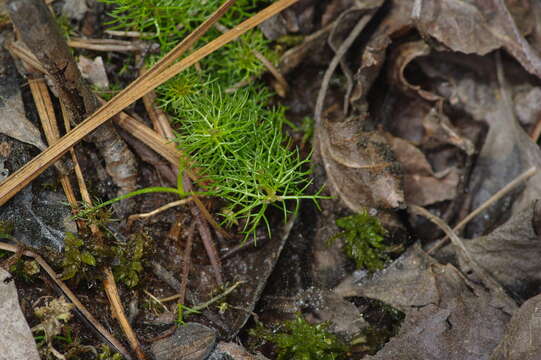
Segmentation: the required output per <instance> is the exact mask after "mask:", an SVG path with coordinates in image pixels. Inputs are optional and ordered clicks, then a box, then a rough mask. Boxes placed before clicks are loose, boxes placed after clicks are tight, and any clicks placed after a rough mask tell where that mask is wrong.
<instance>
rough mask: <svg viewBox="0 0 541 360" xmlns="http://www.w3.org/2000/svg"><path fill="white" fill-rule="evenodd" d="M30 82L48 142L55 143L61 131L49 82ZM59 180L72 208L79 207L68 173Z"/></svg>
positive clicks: (35, 80) (37, 80)
mask: <svg viewBox="0 0 541 360" xmlns="http://www.w3.org/2000/svg"><path fill="white" fill-rule="evenodd" d="M28 84H29V85H30V91H31V93H32V97H33V98H34V103H35V104H36V109H37V111H38V116H39V118H40V120H41V125H42V127H43V131H44V132H45V137H46V138H47V142H48V143H49V144H54V143H55V142H57V141H58V139H60V131H59V130H58V123H57V121H56V115H55V113H54V108H53V103H52V101H51V97H50V95H49V89H48V88H47V84H46V83H45V80H44V79H43V78H35V79H29V81H28ZM59 180H60V184H61V185H62V189H64V193H65V194H66V198H67V200H68V203H69V204H70V206H71V208H72V209H73V210H75V209H77V207H78V204H77V198H76V196H75V192H74V191H73V187H72V185H71V181H70V179H69V177H68V176H67V174H60V175H59Z"/></svg>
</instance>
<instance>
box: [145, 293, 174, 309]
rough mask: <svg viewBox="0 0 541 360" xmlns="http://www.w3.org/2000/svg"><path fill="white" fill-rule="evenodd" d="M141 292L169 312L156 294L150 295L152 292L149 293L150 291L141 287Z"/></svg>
mask: <svg viewBox="0 0 541 360" xmlns="http://www.w3.org/2000/svg"><path fill="white" fill-rule="evenodd" d="M143 292H144V293H145V294H146V295H147V296H148V297H149V298H151V299H152V300H154V302H155V303H156V304H159V305H160V306H161V307H163V309H164V311H166V312H169V309H168V308H167V306H165V305H164V304H163V302H162V301H161V300H160V299H158V298H157V297H156V296H154V295H152V294H151V293H150V292H148V291H147V290H146V289H143Z"/></svg>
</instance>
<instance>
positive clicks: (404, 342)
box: [335, 246, 510, 360]
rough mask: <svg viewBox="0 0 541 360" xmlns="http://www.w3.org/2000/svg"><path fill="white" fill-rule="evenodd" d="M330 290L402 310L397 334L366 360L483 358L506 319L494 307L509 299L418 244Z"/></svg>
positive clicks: (495, 343)
mask: <svg viewBox="0 0 541 360" xmlns="http://www.w3.org/2000/svg"><path fill="white" fill-rule="evenodd" d="M335 292H337V293H338V294H339V295H341V296H363V297H368V298H372V299H378V300H380V301H383V302H385V303H387V304H389V305H392V306H394V307H396V308H398V309H400V310H401V311H403V312H404V313H405V315H406V318H405V320H404V322H403V323H402V325H401V328H400V331H399V333H398V334H397V335H396V336H395V337H394V338H392V339H391V340H390V341H389V342H388V343H387V344H386V345H385V346H384V347H383V349H382V350H380V351H379V352H378V353H377V354H376V355H375V356H369V357H367V359H371V360H380V359H381V360H384V359H385V360H388V359H393V360H411V359H438V360H479V359H488V357H489V356H490V353H491V352H492V351H493V350H494V348H495V347H496V346H497V345H498V343H499V341H500V340H501V339H502V337H503V333H504V328H505V324H506V323H507V321H508V320H509V318H510V314H509V313H507V312H505V311H503V310H502V308H501V307H500V306H501V304H502V302H506V303H509V300H510V299H508V298H506V299H501V298H498V296H497V295H496V294H494V293H489V292H488V291H487V290H486V288H484V287H482V286H480V285H479V284H476V283H473V282H471V281H469V280H468V279H466V278H465V277H464V276H463V275H462V273H461V272H460V271H459V270H457V269H456V268H455V267H454V266H453V265H442V264H440V263H438V262H437V261H436V260H434V259H433V258H431V257H430V256H428V255H427V254H426V253H424V252H423V251H422V250H420V248H419V247H418V246H414V247H412V248H410V250H408V251H407V252H406V253H405V254H404V255H402V256H401V257H400V258H399V259H397V260H396V261H395V262H394V263H393V264H392V265H391V266H389V267H388V268H387V269H385V270H384V271H382V272H379V273H376V274H374V276H373V277H372V278H369V279H366V278H365V279H364V280H360V281H358V280H355V279H354V278H353V277H350V278H348V279H346V280H345V281H344V282H343V283H342V284H340V285H339V286H338V287H337V288H336V289H335ZM500 301H502V302H500ZM405 350H406V351H405Z"/></svg>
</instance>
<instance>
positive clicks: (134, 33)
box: [105, 30, 156, 38]
mask: <svg viewBox="0 0 541 360" xmlns="http://www.w3.org/2000/svg"><path fill="white" fill-rule="evenodd" d="M105 33H106V34H107V35H111V36H124V37H134V38H140V37H144V36H148V37H151V36H156V34H155V33H150V32H140V31H118V30H105Z"/></svg>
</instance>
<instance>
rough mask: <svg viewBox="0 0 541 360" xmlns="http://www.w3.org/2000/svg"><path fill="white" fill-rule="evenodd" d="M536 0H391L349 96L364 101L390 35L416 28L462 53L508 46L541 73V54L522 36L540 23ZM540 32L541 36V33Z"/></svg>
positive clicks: (528, 67) (531, 69)
mask: <svg viewBox="0 0 541 360" xmlns="http://www.w3.org/2000/svg"><path fill="white" fill-rule="evenodd" d="M532 3H533V2H530V1H511V0H509V1H504V0H487V1H472V0H467V1H455V0H393V1H389V2H388V9H389V12H388V14H387V16H386V17H385V18H384V19H383V21H382V22H381V23H380V24H379V26H378V27H377V29H376V31H375V32H374V34H373V35H372V37H371V39H370V40H369V41H368V43H367V45H366V47H365V51H364V52H363V55H362V58H361V64H360V66H359V69H358V71H357V74H356V78H357V84H356V87H355V90H354V92H353V94H352V96H351V101H352V102H353V103H355V102H360V103H361V104H362V103H363V102H364V97H365V96H366V94H367V92H368V90H369V89H370V87H371V86H372V84H373V82H374V81H375V79H376V78H377V76H378V74H379V72H380V70H381V67H382V66H383V63H384V61H385V58H386V50H387V47H388V46H389V45H390V44H391V42H392V40H391V39H392V38H394V37H395V36H396V35H398V34H403V33H405V32H407V31H408V30H411V29H413V28H416V29H417V30H418V31H419V32H420V33H421V35H422V36H423V38H426V39H429V38H433V39H435V40H437V41H438V42H439V43H440V44H441V45H443V47H444V49H451V50H454V51H458V52H462V53H467V54H479V55H485V54H487V53H489V52H491V51H493V50H496V49H499V48H504V49H506V50H507V51H508V52H509V53H510V54H512V55H513V56H514V57H515V58H516V59H517V60H518V61H519V62H520V63H521V65H522V66H523V67H524V68H525V69H526V70H527V71H528V72H530V73H532V74H535V75H537V76H538V77H541V58H540V56H539V54H538V53H536V52H535V50H534V49H533V48H532V46H531V45H530V44H529V43H528V42H527V41H526V40H525V38H524V36H523V34H527V33H529V32H530V31H533V30H534V25H535V24H536V23H539V22H538V21H537V22H536V21H535V19H536V17H535V14H538V13H541V9H539V6H538V5H537V4H534V5H532ZM517 24H518V26H517ZM536 26H539V25H536ZM539 33H541V30H540V31H539ZM537 38H540V39H541V36H537ZM539 43H541V41H539Z"/></svg>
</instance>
